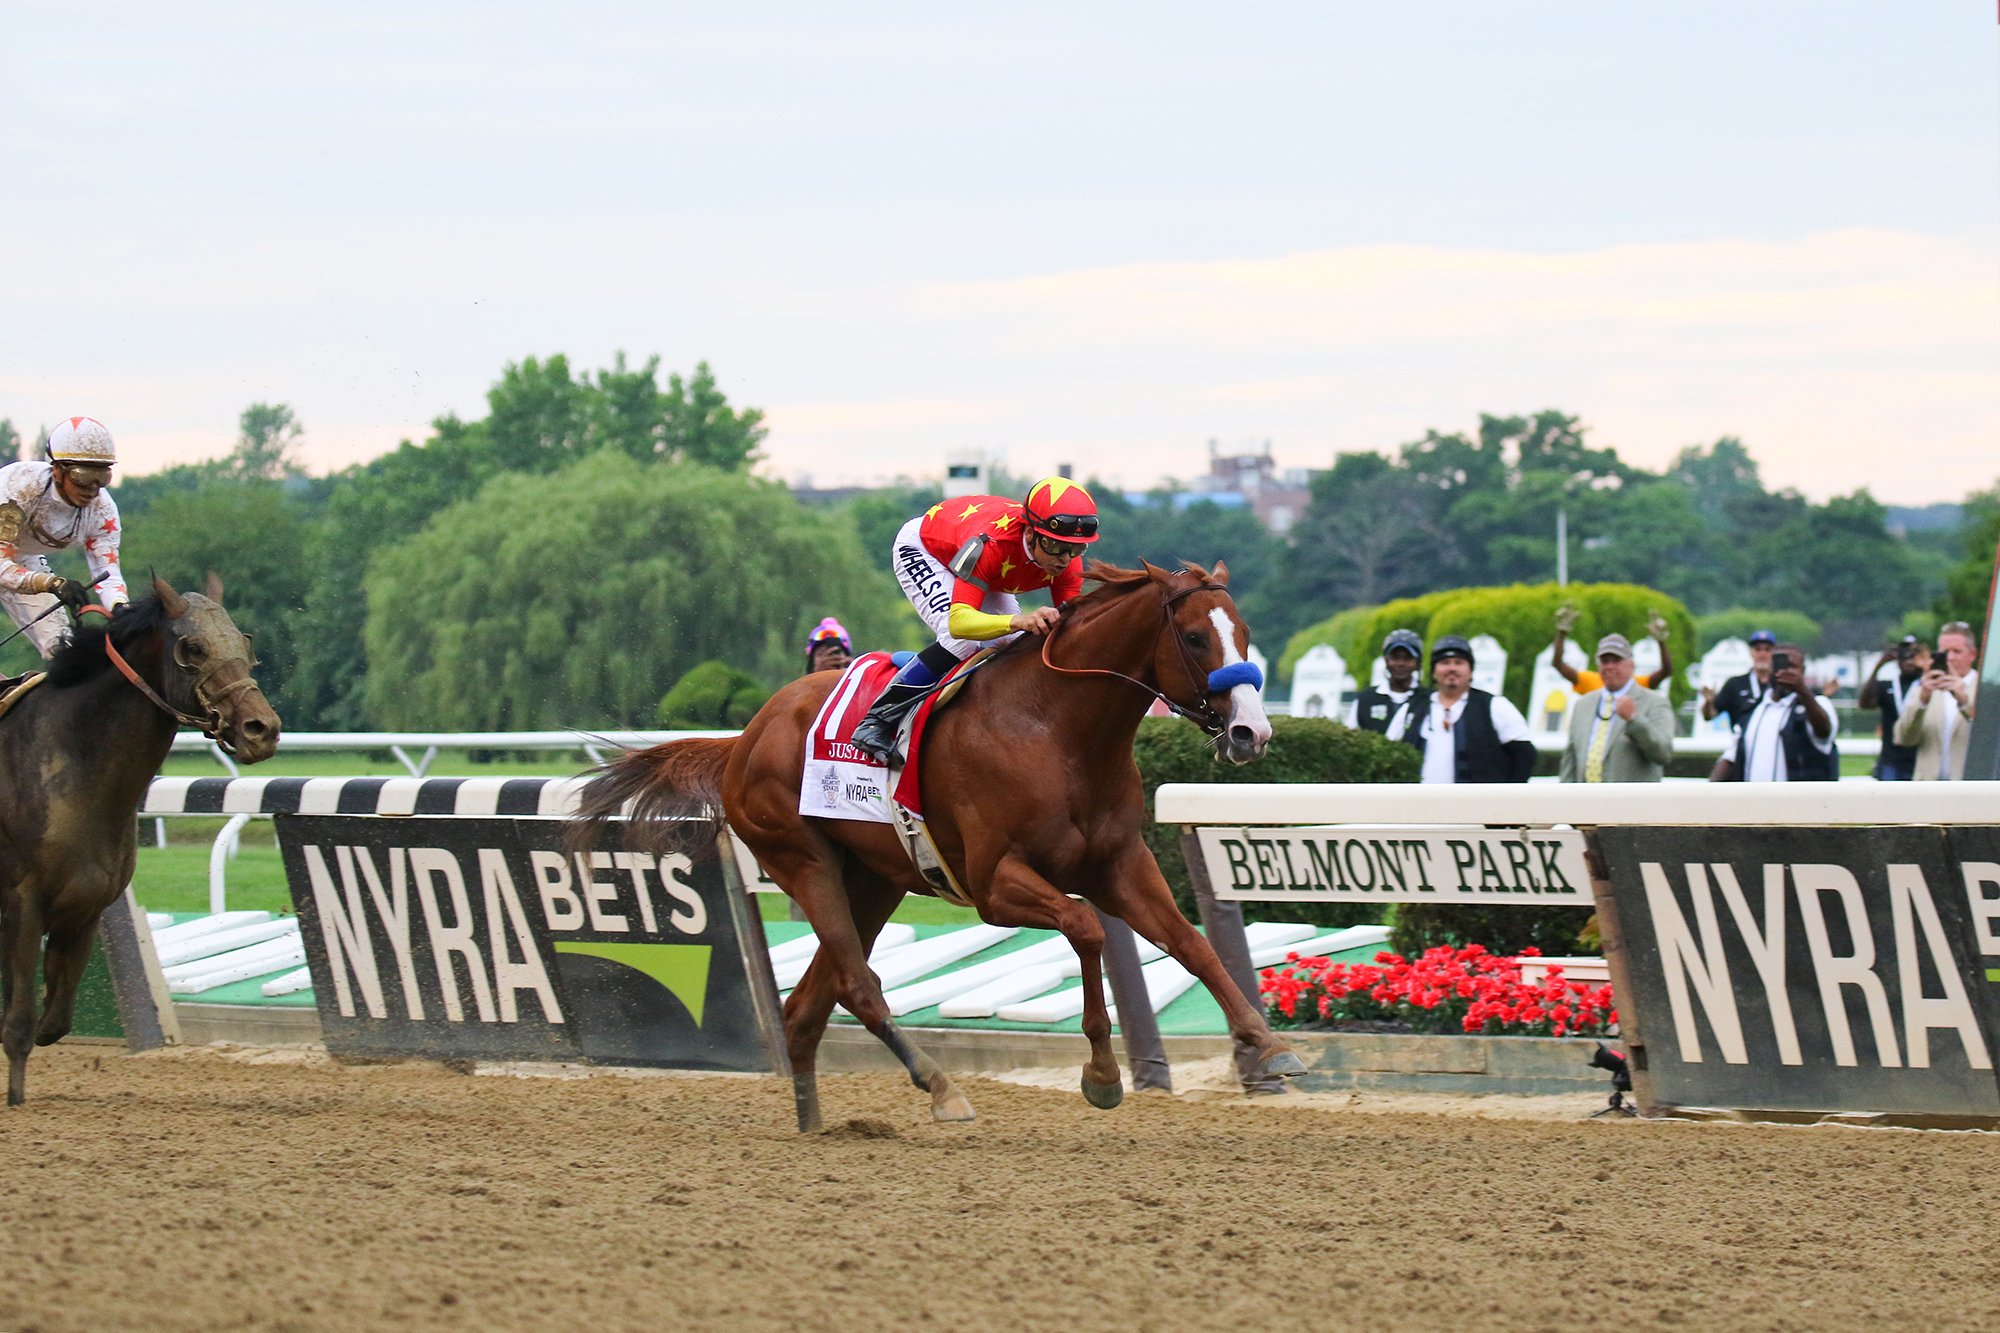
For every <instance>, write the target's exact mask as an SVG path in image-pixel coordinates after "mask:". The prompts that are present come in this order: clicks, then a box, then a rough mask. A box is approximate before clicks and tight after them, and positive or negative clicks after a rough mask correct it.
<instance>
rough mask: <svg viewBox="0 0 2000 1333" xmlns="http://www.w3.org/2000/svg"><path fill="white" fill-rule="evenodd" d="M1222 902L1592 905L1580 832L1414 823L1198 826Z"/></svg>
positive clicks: (1211, 882)
mask: <svg viewBox="0 0 2000 1333" xmlns="http://www.w3.org/2000/svg"><path fill="white" fill-rule="evenodd" d="M1197 836H1198V837H1199V838H1200V840H1201V851H1202V860H1203V861H1204V862H1206V864H1207V866H1208V882H1209V885H1210V886H1211V887H1212V888H1213V889H1214V891H1215V896H1216V897H1218V898H1240V899H1257V900H1262V901H1285V900H1288V899H1290V900H1299V901H1308V902H1427V903H1430V902H1435V903H1477V904H1479V905H1480V906H1483V907H1528V906H1537V905H1539V906H1544V907H1588V906H1589V905H1590V902H1591V897H1590V872H1589V871H1588V870H1587V869H1586V868H1585V866H1584V859H1583V852H1584V841H1583V835H1582V834H1581V833H1579V832H1577V831H1576V830H1575V829H1487V828H1479V827H1426V826H1423V825H1414V824H1405V825H1397V826H1395V827H1389V828H1367V827H1362V826H1360V825H1353V824H1327V825H1321V826H1318V827H1313V828H1257V827H1250V828H1230V827H1204V828H1201V829H1199V830H1197Z"/></svg>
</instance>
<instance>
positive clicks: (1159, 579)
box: [1139, 556, 1173, 583]
mask: <svg viewBox="0 0 2000 1333" xmlns="http://www.w3.org/2000/svg"><path fill="white" fill-rule="evenodd" d="M1139 567H1140V568H1141V569H1143V570H1145V571H1146V577H1147V578H1149V579H1151V580H1152V581H1153V582H1155V583H1165V582H1166V581H1167V580H1168V579H1170V578H1172V577H1173V575H1171V574H1169V573H1167V571H1166V570H1164V569H1161V568H1160V567H1159V566H1158V565H1156V564H1154V563H1153V562H1152V561H1150V560H1148V559H1146V558H1145V557H1144V556H1140V557H1139Z"/></svg>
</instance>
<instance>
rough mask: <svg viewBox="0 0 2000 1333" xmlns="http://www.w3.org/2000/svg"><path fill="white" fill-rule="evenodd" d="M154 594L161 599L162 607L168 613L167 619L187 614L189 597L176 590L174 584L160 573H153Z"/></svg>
mask: <svg viewBox="0 0 2000 1333" xmlns="http://www.w3.org/2000/svg"><path fill="white" fill-rule="evenodd" d="M153 595H154V596H155V597H157V598H159V599H160V607H161V609H163V610H164V611H165V612H166V613H167V619H169V620H179V619H180V618H181V617H182V616H184V615H186V614H187V609H188V604H187V599H186V598H185V597H182V596H181V595H180V594H179V593H177V592H175V591H174V586H173V585H172V584H171V583H168V582H167V581H166V580H165V579H163V578H161V577H160V576H159V575H158V574H155V575H153Z"/></svg>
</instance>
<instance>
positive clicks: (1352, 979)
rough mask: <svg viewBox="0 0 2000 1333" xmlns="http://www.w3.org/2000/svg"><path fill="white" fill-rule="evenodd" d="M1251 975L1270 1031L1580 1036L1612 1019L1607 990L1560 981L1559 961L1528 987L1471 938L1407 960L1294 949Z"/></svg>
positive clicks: (1515, 966) (1603, 1030) (1506, 961)
mask: <svg viewBox="0 0 2000 1333" xmlns="http://www.w3.org/2000/svg"><path fill="white" fill-rule="evenodd" d="M1533 954H1534V951H1533V950H1529V951H1528V955H1527V956H1531V957H1532V956H1533ZM1260 975H1261V981H1260V985H1259V988H1258V989H1259V991H1260V992H1261V994H1262V995H1263V998H1264V1005H1265V1008H1266V1009H1267V1010H1268V1011H1269V1013H1270V1017H1271V1022H1272V1024H1273V1025H1274V1026H1278V1027H1299V1026H1302V1025H1304V1024H1307V1023H1328V1024H1338V1023H1392V1024H1400V1025H1406V1026H1408V1027H1409V1028H1410V1030H1412V1031H1414V1032H1469V1033H1472V1034H1473V1035H1475V1036H1478V1035H1500V1034H1505V1035H1508V1036H1523V1037H1584V1036H1602V1035H1605V1034H1607V1033H1609V1032H1610V1031H1611V1029H1612V1028H1613V1027H1614V1026H1616V1025H1617V1022H1618V1011H1617V1010H1616V1009H1614V1008H1612V1007H1611V987H1609V986H1590V985H1586V984H1585V983H1583V982H1581V981H1569V980H1566V979H1565V978H1564V977H1563V974H1562V969H1561V968H1559V967H1552V968H1550V969H1549V970H1548V972H1547V974H1546V975H1545V976H1544V977H1543V979H1542V980H1541V981H1540V982H1539V983H1538V984H1536V985H1533V986H1530V985H1528V984H1526V983H1525V982H1523V981H1522V980H1521V964H1520V962H1519V961H1518V960H1517V959H1513V958H1501V957H1497V956H1496V955H1494V954H1490V953H1488V952H1487V951H1486V949H1485V947H1484V946H1482V945H1478V944H1468V945H1466V946H1465V947H1464V948H1462V949H1452V948H1449V947H1439V948H1436V949H1427V950H1425V951H1424V953H1423V955H1422V956H1421V957H1419V958H1417V959H1416V960H1414V961H1412V960H1410V959H1407V958H1404V957H1402V956H1400V955H1398V954H1393V953H1378V954H1376V955H1375V961H1374V963H1372V964H1371V963H1333V962H1329V961H1327V960H1326V959H1324V958H1301V957H1299V956H1298V955H1297V954H1293V955H1291V956H1290V957H1288V958H1287V959H1286V960H1285V961H1284V962H1283V963H1282V964H1280V965H1279V966H1277V967H1267V968H1265V969H1264V971H1263V972H1262V973H1261V974H1260Z"/></svg>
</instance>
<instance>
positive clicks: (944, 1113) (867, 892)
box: [837, 872, 973, 1122]
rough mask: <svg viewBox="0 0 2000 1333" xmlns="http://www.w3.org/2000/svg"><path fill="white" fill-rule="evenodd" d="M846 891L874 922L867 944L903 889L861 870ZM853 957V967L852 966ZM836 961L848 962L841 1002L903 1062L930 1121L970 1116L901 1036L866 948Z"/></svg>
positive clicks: (947, 1079)
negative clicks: (925, 1096)
mask: <svg viewBox="0 0 2000 1333" xmlns="http://www.w3.org/2000/svg"><path fill="white" fill-rule="evenodd" d="M848 895H849V900H850V901H851V902H852V903H853V905H854V915H855V916H856V917H857V918H860V919H865V920H866V921H869V922H872V923H873V925H872V926H871V927H870V928H869V929H868V932H867V942H868V944H871V945H872V944H873V943H874V939H875V936H876V935H878V934H880V933H881V930H882V923H883V922H885V921H887V920H888V919H889V913H891V912H893V911H895V910H896V904H897V903H899V902H901V901H902V899H903V890H902V889H900V888H897V887H896V886H895V885H893V884H891V883H889V882H887V881H885V880H881V879H877V878H874V877H873V876H870V875H867V874H866V873H865V872H864V873H863V874H862V875H860V876H857V878H856V879H855V880H853V881H851V882H850V885H849V889H848ZM856 959H858V963H859V965H858V966H854V965H853V963H854V962H855V960H856ZM837 961H844V962H847V963H849V965H848V966H845V967H841V968H840V969H839V979H840V980H839V985H840V1002H841V1003H842V1004H844V1005H846V1006H847V1012H848V1013H850V1014H853V1015H854V1017H855V1018H856V1019H857V1020H859V1021H860V1023H861V1026H863V1027H865V1028H867V1029H868V1030H869V1031H870V1032H872V1033H874V1034H875V1036H876V1038H877V1040H879V1041H880V1042H881V1043H882V1044H883V1045H884V1046H887V1047H888V1048H889V1049H890V1051H892V1052H893V1053H894V1054H895V1056H896V1058H897V1059H898V1060H900V1061H902V1062H903V1068H904V1069H905V1070H907V1071H908V1072H909V1075H910V1082H912V1083H914V1084H916V1086H917V1087H919V1088H921V1089H923V1090H924V1091H925V1092H928V1093H929V1094H930V1095H931V1119H933V1120H938V1121H945V1122H951V1121H960V1120H971V1119H972V1118H973V1111H972V1103H971V1102H969V1101H967V1100H966V1099H965V1095H964V1094H963V1093H961V1092H960V1091H959V1090H958V1086H957V1085H956V1084H954V1083H953V1082H952V1081H951V1076H950V1075H949V1074H946V1073H945V1072H944V1066H942V1065H940V1064H939V1063H938V1062H937V1061H936V1060H934V1059H932V1058H931V1056H930V1055H929V1053H928V1052H926V1051H924V1050H923V1049H921V1048H920V1047H918V1046H917V1045H916V1044H915V1043H914V1042H912V1041H911V1040H910V1039H909V1038H908V1037H906V1036H904V1035H903V1030H902V1029H901V1028H899V1027H897V1026H896V1023H895V1020H894V1019H892V1018H891V1017H890V1015H889V1002H888V1000H886V999H884V998H883V996H882V983H881V981H880V980H879V979H878V978H877V977H876V975H875V972H874V969H872V968H870V967H869V966H868V949H867V947H866V946H865V945H864V946H863V947H862V948H861V950H860V951H859V953H858V954H857V955H855V956H854V957H853V958H849V957H848V956H846V955H842V956H841V958H840V959H838V960H837Z"/></svg>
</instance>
